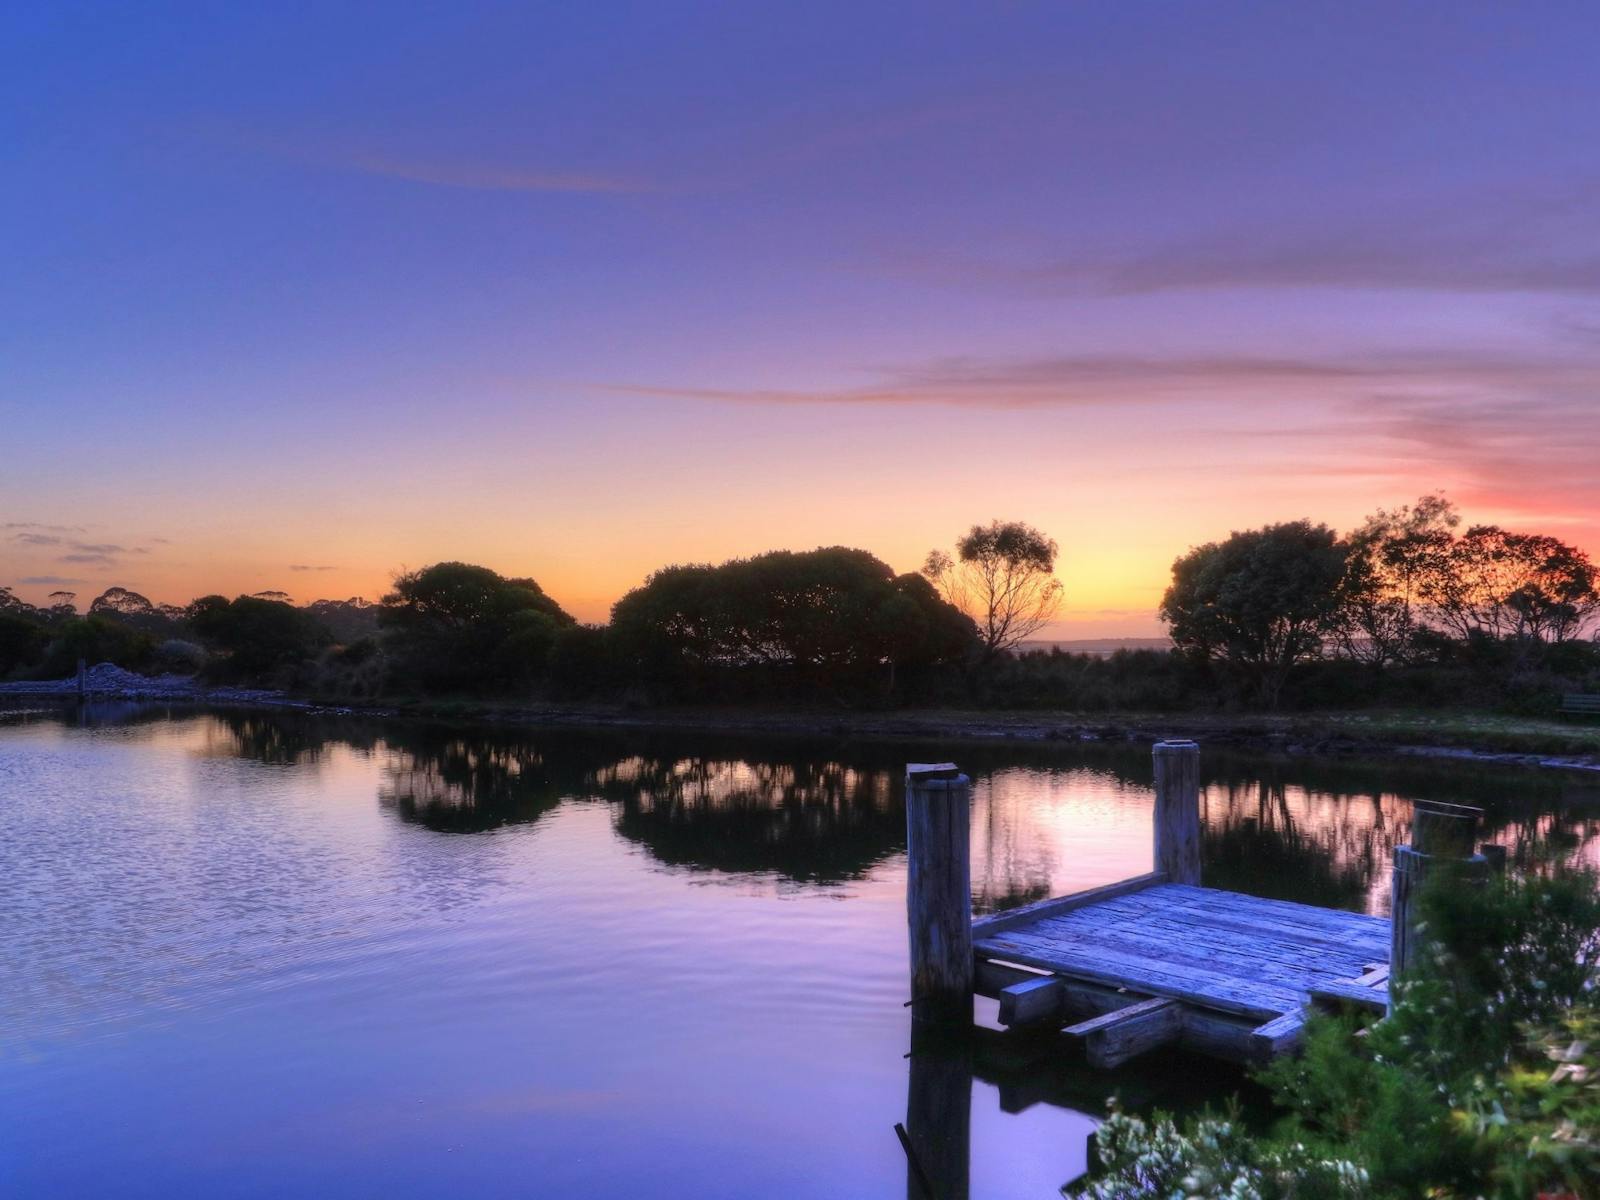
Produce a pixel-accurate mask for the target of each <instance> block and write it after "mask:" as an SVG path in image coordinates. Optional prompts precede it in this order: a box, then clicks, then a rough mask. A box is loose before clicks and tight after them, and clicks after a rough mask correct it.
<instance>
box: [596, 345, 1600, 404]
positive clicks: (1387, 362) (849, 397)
mask: <svg viewBox="0 0 1600 1200" xmlns="http://www.w3.org/2000/svg"><path fill="white" fill-rule="evenodd" d="M874 374H875V375H876V378H875V379H873V380H872V381H871V382H869V383H866V384H863V385H860V386H855V387H840V388H817V389H799V388H795V389H781V388H736V387H712V386H686V385H681V384H644V383H628V384H608V385H604V386H605V388H606V390H608V391H613V392H619V393H624V394H631V395H643V396H659V397H663V398H669V399H690V400H709V401H719V402H724V403H736V404H849V405H872V404H893V405H911V404H932V405H957V406H962V407H971V408H1046V407H1080V406H1091V405H1101V404H1110V403H1116V404H1126V403H1130V402H1146V403H1155V402H1159V401H1163V400H1168V399H1173V398H1177V397H1183V398H1192V397H1194V396H1197V395H1211V396H1214V397H1217V398H1220V399H1225V400H1230V401H1241V400H1243V401H1248V400H1260V401H1269V402H1271V403H1273V404H1275V405H1276V404H1280V403H1282V402H1283V401H1284V400H1286V399H1293V398H1295V397H1296V396H1306V395H1321V396H1326V397H1338V396H1364V395H1374V394H1388V393H1399V394H1405V393H1406V392H1407V391H1412V390H1416V391H1423V392H1430V391H1434V392H1436V391H1438V390H1440V389H1444V390H1448V391H1449V392H1451V393H1453V394H1458V393H1460V392H1462V391H1474V390H1480V391H1494V392H1501V393H1504V392H1507V391H1509V392H1512V393H1514V394H1526V393H1530V392H1532V393H1538V392H1540V391H1546V392H1549V391H1553V392H1556V393H1558V394H1567V393H1577V392H1592V391H1593V390H1595V389H1600V360H1593V359H1588V358H1565V359H1563V358H1555V357H1541V356H1534V355H1517V354H1489V353H1474V352H1469V351H1462V350H1449V349H1444V350H1437V351H1433V350H1425V351H1409V352H1395V351H1372V352H1367V353H1352V354H1348V355H1344V356H1337V357H1335V356H1329V357H1324V358H1311V357H1304V358H1296V357H1272V356H1262V355H1251V354H1230V353H1218V354H1212V355H1200V356H1182V357H1163V356H1145V355H1106V354H1086V355H1062V356H1055V357H1043V358H1028V359H1013V360H1002V359H977V358H939V359H934V360H931V361H930V362H927V363H924V364H919V365H912V366H906V367H891V368H886V369H882V370H879V371H877V372H875V373H874Z"/></svg>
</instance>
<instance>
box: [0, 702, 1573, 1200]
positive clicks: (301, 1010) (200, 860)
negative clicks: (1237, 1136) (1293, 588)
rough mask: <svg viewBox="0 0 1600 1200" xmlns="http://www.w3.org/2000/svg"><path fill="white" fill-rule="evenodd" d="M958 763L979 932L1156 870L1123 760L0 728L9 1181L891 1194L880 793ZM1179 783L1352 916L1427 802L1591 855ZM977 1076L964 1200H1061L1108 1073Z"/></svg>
mask: <svg viewBox="0 0 1600 1200" xmlns="http://www.w3.org/2000/svg"><path fill="white" fill-rule="evenodd" d="M952 754H953V756H955V757H957V758H959V760H960V761H961V763H962V765H963V766H964V767H965V768H966V769H967V770H968V771H969V772H970V773H971V774H972V775H973V777H974V798H973V799H974V805H973V891H974V902H975V904H976V906H977V907H978V908H979V909H980V910H982V909H995V908H1001V907H1006V906H1009V905H1013V904H1017V903H1022V902H1026V901H1028V900H1032V899H1035V898H1038V897H1042V896H1046V895H1050V894H1058V893H1061V892H1064V891H1069V890H1074V889H1077V888H1082V887H1089V886H1094V885H1096V884H1100V883H1107V882H1111V881H1114V880H1117V879H1120V878H1124V877H1126V876H1128V875H1132V874H1137V873H1139V872H1141V871H1144V870H1147V869H1148V866H1149V858H1150V833H1149V826H1150V794H1149V757H1148V751H1147V750H1144V749H1138V748H1129V747H1120V746H1119V747H1109V746H1105V747H1102V746H1093V745H1073V746H1053V747H1047V748H1037V747H1036V748H1031V749H1027V748H1016V749H1012V748H1009V747H1002V748H977V747H963V748H959V749H956V750H954V751H952V749H951V748H950V747H948V746H945V747H915V746H900V745H891V746H881V745H870V744H856V743H835V742H822V743H818V742H808V741H778V742H756V741H751V740H749V739H726V738H716V737H707V736H685V735H676V736H666V735H654V736H650V735H636V736H632V735H630V736H625V735H615V734H613V735H592V734H591V735H585V734H580V733H576V732H572V731H552V732H538V733H517V732H500V733H485V732H483V731H463V730H452V729H447V728H439V727H430V726H421V725H410V724H401V723H390V724H384V723H379V722H369V721H361V720H356V719H352V718H337V717H327V718H317V717H311V716H305V715H298V714H279V715H272V714H253V713H243V712H217V713H198V712H170V713H169V712H166V711H163V710H159V709H146V708H136V707H127V706H123V707H112V708H97V707H95V706H91V707H90V708H88V709H87V710H73V711H69V712H54V711H40V712H34V713H13V714H10V715H5V716H0V822H3V823H0V899H3V901H4V910H3V911H4V922H3V924H0V1190H3V1192H4V1194H6V1195H8V1196H11V1195H15V1196H25V1197H32V1196H40V1197H45V1196H50V1197H54V1196H105V1197H158V1196H159V1197H171V1196H180V1195H181V1196H188V1195H194V1196H215V1197H281V1196H285V1195H309V1196H351V1197H363V1196H374V1197H376V1196H384V1197H433V1196H457V1195H474V1196H480V1197H501V1196H506V1197H512V1196H516V1197H529V1196H545V1195H550V1196H554V1195H584V1196H589V1197H610V1196H617V1197H621V1196H629V1197H633V1196H638V1195H649V1196H663V1197H685V1198H689V1197H693V1198H695V1200H712V1198H716V1197H730V1198H732V1197H750V1196H773V1197H779V1196H781V1197H818V1198H821V1197H827V1198H829V1200H834V1198H837V1197H841V1196H847V1197H878V1196H884V1197H888V1196H895V1197H899V1196H904V1195H906V1188H907V1180H906V1163H905V1158H904V1155H903V1153H902V1151H901V1149H900V1146H899V1143H898V1141H897V1140H896V1138H895V1136H894V1134H893V1132H892V1127H893V1125H894V1123H895V1122H896V1121H902V1120H904V1119H905V1115H906V1110H907V1100H908V1095H907V1091H908V1083H909V1080H910V1073H909V1072H908V1067H907V1062H906V1060H905V1058H904V1055H905V1054H906V1052H907V1050H908V1048H909V1030H908V1025H907V1018H906V1014H905V1010H904V1009H903V1008H902V1002H903V1001H904V1000H905V998H906V995H905V992H906V988H905V976H906V966H905V933H904V908H903V900H904V880H905V859H904V814H903V810H902V807H901V796H900V789H899V782H898V780H899V775H900V772H901V770H902V769H903V764H904V763H905V762H906V761H908V760H917V759H925V758H928V757H931V756H935V755H937V756H940V757H945V756H951V755H952ZM1204 773H1205V778H1206V789H1205V798H1204V816H1205V827H1206V833H1205V856H1206V873H1207V882H1208V883H1212V884H1216V885H1218V886H1226V887H1232V888H1237V889H1239V890H1244V891H1250V892H1255V893H1259V894H1263V895H1270V896H1280V897H1286V898H1291V899H1300V900H1306V901H1309V902H1313V903H1318V904H1327V905H1337V906H1341V907H1347V908H1353V909H1364V910H1368V911H1373V912H1381V911H1383V906H1384V901H1385V894H1386V888H1387V884H1386V871H1387V864H1388V860H1389V856H1390V853H1391V851H1392V848H1393V845H1394V843H1395V842H1396V840H1397V839H1398V840H1404V833H1405V828H1406V821H1407V818H1408V814H1409V807H1410V802H1411V801H1412V800H1414V799H1417V798H1424V797H1425V798H1435V799H1449V800H1457V801H1467V802H1473V803H1482V804H1484V805H1486V807H1487V808H1488V810H1489V824H1490V827H1491V829H1490V832H1491V834H1492V835H1493V836H1494V837H1495V838H1496V839H1497V840H1501V841H1504V842H1507V843H1508V844H1510V845H1512V846H1514V847H1526V846H1528V845H1529V844H1531V842H1532V841H1533V840H1535V839H1538V840H1541V841H1543V842H1545V843H1555V844H1558V845H1560V846H1562V847H1564V848H1565V849H1566V850H1567V851H1569V852H1577V853H1583V854H1586V855H1588V856H1589V857H1591V858H1592V857H1593V856H1594V854H1595V848H1596V845H1597V841H1596V831H1597V827H1600V789H1597V788H1596V787H1595V786H1594V785H1593V784H1592V783H1586V782H1585V781H1584V780H1583V779H1582V778H1581V777H1576V778H1575V777H1568V776H1562V775H1558V774H1523V773H1513V772H1503V771H1502V772H1495V771H1485V770H1484V769H1482V768H1476V767H1474V768H1462V767H1459V766H1451V765H1447V764H1433V763H1425V762H1416V763H1409V762H1399V763H1394V762H1390V763H1385V764H1364V763H1358V762H1334V763H1326V762H1323V763H1319V762H1314V761H1308V760H1275V759H1267V758H1259V757H1256V758H1252V757H1240V756H1230V755H1224V754H1218V753H1212V752H1207V753H1206V754H1205V756H1204ZM982 1015H985V1014H984V1012H983V1011H980V1016H982ZM972 1066H973V1070H974V1072H975V1079H974V1081H973V1084H972V1100H971V1163H970V1168H969V1169H970V1176H971V1194H972V1195H973V1196H975V1197H1022V1196H1053V1195H1054V1194H1055V1193H1056V1189H1058V1188H1059V1187H1060V1186H1061V1184H1063V1183H1064V1182H1066V1181H1067V1180H1069V1179H1070V1178H1072V1177H1074V1176H1075V1175H1076V1174H1077V1173H1078V1172H1079V1171H1081V1170H1082V1168H1083V1159H1084V1140H1085V1137H1086V1136H1087V1134H1088V1133H1089V1131H1090V1130H1091V1129H1092V1127H1093V1120H1092V1118H1093V1115H1095V1114H1098V1112H1100V1111H1101V1106H1102V1104H1103V1102H1104V1099H1105V1097H1106V1095H1107V1094H1108V1093H1109V1090H1110V1089H1109V1085H1108V1084H1107V1082H1106V1081H1105V1080H1103V1079H1100V1078H1097V1077H1095V1076H1093V1075H1091V1074H1090V1073H1088V1072H1087V1071H1086V1070H1084V1069H1082V1068H1080V1067H1077V1066H1074V1065H1072V1064H1071V1063H1067V1062H1062V1061H1052V1062H1051V1063H1049V1064H1039V1063H1031V1064H1030V1063H1029V1062H1028V1061H1027V1059H1026V1056H1025V1055H1018V1054H1016V1053H1014V1052H1013V1051H1012V1049H1011V1048H1008V1047H1007V1046H1006V1045H1004V1044H996V1043H994V1042H987V1041H986V1042H984V1043H983V1044H982V1045H981V1046H980V1048H979V1050H978V1052H977V1054H976V1057H975V1058H974V1060H973V1063H972ZM1238 1085H1239V1081H1238V1079H1237V1077H1236V1076H1233V1075H1231V1074H1229V1073H1228V1072H1227V1071H1226V1070H1224V1069H1223V1068H1220V1067H1217V1066H1215V1065H1211V1064H1205V1063H1198V1064H1196V1063H1186V1064H1181V1065H1179V1066H1177V1067H1174V1066H1173V1065H1172V1064H1171V1063H1166V1064H1158V1065H1156V1066H1154V1067H1151V1068H1149V1069H1147V1070H1144V1071H1140V1072H1135V1073H1132V1074H1130V1075H1127V1076H1123V1077H1120V1079H1119V1086H1120V1087H1122V1088H1123V1090H1124V1091H1125V1093H1126V1095H1127V1098H1128V1099H1129V1100H1130V1102H1132V1103H1135V1104H1149V1103H1162V1104H1168V1105H1180V1106H1182V1105H1186V1104H1191V1103H1194V1102H1195V1101H1196V1099H1197V1097H1205V1096H1208V1095H1222V1094H1226V1092H1228V1091H1230V1090H1232V1089H1234V1088H1236V1087H1237V1086H1238ZM1011 1110H1017V1111H1011Z"/></svg>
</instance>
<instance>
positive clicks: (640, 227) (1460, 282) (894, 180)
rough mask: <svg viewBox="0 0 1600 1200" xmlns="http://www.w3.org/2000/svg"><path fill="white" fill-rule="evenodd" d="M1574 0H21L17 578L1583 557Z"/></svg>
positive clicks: (1595, 545)
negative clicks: (1345, 553) (1568, 553)
mask: <svg viewBox="0 0 1600 1200" xmlns="http://www.w3.org/2000/svg"><path fill="white" fill-rule="evenodd" d="M1597 63H1600V6H1596V5H1593V4H1582V3H1573V4H1566V5H1558V4H1538V3H1530V4H1520V5H1506V4H1485V5H1471V4H1450V5H1444V4H1436V3H1430V4H1419V5H1414V6H1412V5H1404V4H1395V3H1383V4H1373V5H1362V4H1351V3H1340V4H1330V5H1315V4H1308V3H1294V4H1223V3H1193V4H1185V3H1172V4H1160V5H1153V4H1110V3H1104V4H1100V3H1095V4H1088V3H1052V4H1045V3H1037V4H1035V3H990V4H973V5H917V6H906V5H882V6H877V5H869V4H864V3H861V2H859V0H852V2H850V3H840V4H832V3H822V2H817V0H812V2H809V3H805V4H794V5H781V6H780V5H754V4H735V3H723V4H705V5H684V4H665V3H651V4H637V5H630V4H600V3H594V4H562V5H555V4H548V5H532V4H518V5H510V4H508V5H504V6H499V5H494V6H490V5H466V4H461V5H447V4H439V5H414V6H397V5H390V4H370V5H332V4H329V5H305V6H291V5H279V4H268V5H226V6H224V5H200V4H195V5H187V6H177V5H159V4H153V5H109V4H107V5H102V6H77V5H68V4H60V5H57V4H41V5H11V6H9V7H8V9H7V13H6V15H5V16H4V17H0V146H3V151H0V164H3V167H0V170H3V178H4V183H5V186H4V187H3V188H0V250H3V254H4V285H3V286H0V526H3V528H0V584H13V585H15V586H16V590H17V591H18V593H19V594H20V595H22V596H24V597H26V598H28V599H30V600H34V601H39V600H42V599H43V598H44V596H45V594H46V593H47V592H50V591H52V590H55V589H56V588H58V587H63V588H68V589H70V590H76V591H77V592H78V593H79V595H80V600H86V599H87V598H88V597H90V596H92V595H94V594H96V593H97V592H99V591H100V590H102V589H103V588H104V587H106V586H108V585H111V584H122V585H125V586H128V587H133V588H136V589H138V590H140V591H142V592H144V593H146V594H147V595H149V596H151V597H152V598H153V599H155V600H157V601H171V602H184V601H187V600H188V599H190V598H191V597H193V596H194V595H196V594H199V593H202V592H212V591H221V592H225V593H229V594H232V593H238V592H247V591H258V590H262V589H267V588H275V589H282V590H284V591H287V592H289V593H291V594H292V595H293V596H294V597H295V598H296V599H297V600H310V599H314V598H317V597H321V596H330V597H344V596H350V595H356V594H361V595H365V596H368V597H376V596H378V595H380V594H381V593H382V592H383V591H384V590H385V589H386V587H387V584H388V581H389V579H390V576H391V575H392V573H393V572H394V571H395V570H396V569H398V568H400V567H402V566H410V567H417V566H422V565H425V564H427V563H430V562H434V561H437V560H439V559H444V558H458V559H465V560H467V561H473V562H481V563H484V564H486V565H489V566H492V567H494V568H496V569H498V570H500V571H503V572H506V573H508V574H518V575H523V574H527V575H532V576H534V577H535V578H537V579H538V580H539V581H540V582H541V583H542V584H543V585H544V586H545V588H546V590H548V591H549V592H550V593H551V594H552V595H554V596H555V597H556V598H557V599H558V600H559V601H560V602H561V603H563V604H564V605H566V606H567V607H568V608H569V609H570V610H572V611H573V612H574V613H575V614H577V615H578V616H580V617H582V618H585V619H590V620H595V619H603V618H604V616H605V614H606V612H607V610H608V609H609V606H610V604H611V602H612V601H613V600H615V599H616V598H617V597H618V596H619V595H620V594H621V593H622V592H624V591H626V590H627V589H628V588H630V587H632V586H634V585H636V584H637V583H639V582H640V581H641V580H642V579H643V578H644V576H645V575H646V574H647V573H648V572H649V571H651V570H652V569H653V568H655V567H658V566H660V565H663V564H666V563H670V562H681V561H705V560H720V559H723V558H727V557H730V556H734V555H742V554H748V553H753V552H757V551H761V550H766V549H773V548H779V547H787V548H796V549H804V548H810V547H813V546H816V545H823V544H828V545H831V544H846V545H854V546H861V547H865V548H866V549H869V550H871V551H873V552H874V553H876V554H878V555H879V556H880V557H882V558H884V559H885V560H886V561H888V562H889V563H890V564H891V565H893V566H894V567H895V568H896V569H899V570H913V569H915V568H916V567H917V566H918V565H920V563H921V561H922V558H923V556H924V555H925V554H926V552H927V551H928V549H929V548H931V547H933V546H936V545H946V546H947V545H949V544H950V543H951V542H952V541H953V540H954V538H955V536H956V535H957V534H959V533H960V532H961V531H962V529H963V528H964V527H966V526H967V525H970V524H971V523H972V522H974V521H979V520H982V521H987V520H988V519H990V518H992V517H1000V518H1018V519H1022V520H1026V521H1029V522H1031V523H1033V524H1036V525H1038V526H1039V527H1041V528H1042V529H1044V530H1046V531H1047V532H1048V533H1050V534H1051V535H1053V536H1054V537H1055V538H1057V539H1058V541H1059V542H1060V543H1061V547H1062V551H1063V562H1062V567H1061V572H1060V574H1061V577H1062V579H1063V581H1064V582H1065V584H1066V587H1067V595H1068V602H1067V611H1066V614H1065V620H1064V621H1063V623H1062V624H1061V625H1060V626H1059V627H1058V628H1057V630H1056V631H1055V633H1056V635H1057V636H1061V637H1097V636H1114V635H1148V634H1152V633H1155V632H1157V631H1158V629H1159V627H1158V625H1157V623H1156V621H1155V619H1154V615H1153V609H1154V606H1155V604H1156V602H1157V600H1158V598H1159V596H1160V592H1161V590H1162V588H1163V587H1164V585H1165V582H1166V577H1167V570H1168V567H1169V566H1170V564H1171V561H1172V559H1173V558H1174V557H1175V556H1176V555H1177V554H1179V553H1181V552H1182V551H1184V550H1185V549H1186V548H1187V547H1189V546H1190V545H1193V544H1195V543H1197V542H1201V541H1206V540H1210V539H1213V538H1215V537H1218V536H1223V535H1225V534H1226V533H1227V532H1228V531H1229V530H1230V529H1232V528H1241V527H1245V526H1253V525H1260V524H1263V523H1265V522H1268V521H1274V520H1285V519H1291V518H1296V517H1301V516H1309V517H1313V518H1315V519H1318V520H1324V521H1327V522H1329V523H1330V524H1333V525H1335V526H1336V527H1338V528H1341V529H1347V528H1349V527H1350V526H1352V525H1354V524H1356V523H1357V522H1358V521H1359V519H1360V518H1361V516H1362V515H1363V514H1365V513H1367V512H1370V511H1371V510H1373V509H1374V508H1377V507H1392V506H1394V505H1397V504H1401V503H1404V502H1407V501H1409V500H1413V499H1415V498H1416V496H1417V495H1418V494H1420V493H1422V492H1426V491H1432V490H1435V489H1444V490H1445V491H1446V492H1448V493H1449V495H1450V496H1451V497H1452V498H1454V499H1455V500H1456V501H1457V503H1458V504H1459V505H1460V506H1461V508H1462V509H1463V511H1464V513H1465V514H1466V516H1467V517H1468V518H1469V519H1472V520H1492V521H1499V522H1502V523H1505V524H1509V525H1513V526H1517V527H1523V528H1530V529H1537V530H1540V531H1543V532H1549V533H1553V534H1556V535H1558V536H1561V537H1564V538H1567V539H1568V540H1572V541H1575V542H1577V543H1578V544H1580V545H1583V546H1585V547H1586V548H1587V549H1588V550H1590V552H1591V553H1600V154H1597V145H1600V133H1597V130H1600V67H1597Z"/></svg>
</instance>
